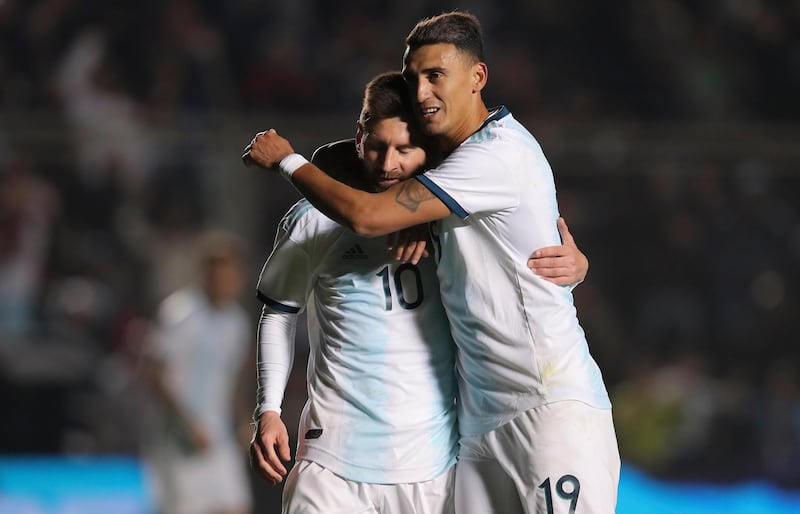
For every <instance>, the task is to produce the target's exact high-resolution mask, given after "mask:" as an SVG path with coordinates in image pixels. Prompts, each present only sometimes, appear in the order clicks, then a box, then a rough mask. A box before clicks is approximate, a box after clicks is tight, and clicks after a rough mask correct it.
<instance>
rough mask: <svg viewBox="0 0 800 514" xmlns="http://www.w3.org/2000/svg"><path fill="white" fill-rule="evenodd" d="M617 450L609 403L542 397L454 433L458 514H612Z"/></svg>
mask: <svg viewBox="0 0 800 514" xmlns="http://www.w3.org/2000/svg"><path fill="white" fill-rule="evenodd" d="M619 473H620V458H619V451H618V450H617V439H616V435H615V433H614V425H613V422H612V419H611V411H610V410H608V409H596V408H594V407H591V406H589V405H586V404H585V403H582V402H578V401H564V402H556V403H550V404H547V405H542V406H540V407H536V408H534V409H530V410H529V411H527V412H524V413H523V414H521V415H520V416H519V417H517V418H516V419H514V420H512V421H510V422H509V423H507V424H505V425H503V426H502V427H500V428H498V429H496V430H493V431H492V432H489V433H487V434H484V435H481V436H474V437H464V438H462V439H461V449H460V452H459V460H458V466H457V469H456V510H457V511H458V513H459V514H514V513H517V512H519V513H523V514H537V513H540V512H541V513H547V514H568V513H569V514H573V513H575V512H579V513H581V514H612V513H613V512H614V510H615V508H616V504H617V489H618V485H619Z"/></svg>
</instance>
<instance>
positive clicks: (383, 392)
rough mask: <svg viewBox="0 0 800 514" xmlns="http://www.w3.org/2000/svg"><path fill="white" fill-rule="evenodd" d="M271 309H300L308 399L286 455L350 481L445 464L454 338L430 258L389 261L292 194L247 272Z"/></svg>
mask: <svg viewBox="0 0 800 514" xmlns="http://www.w3.org/2000/svg"><path fill="white" fill-rule="evenodd" d="M258 294H259V297H260V298H261V299H262V301H264V302H265V303H266V304H267V305H269V306H270V307H272V308H273V309H277V310H282V311H285V312H300V311H301V310H303V309H306V310H307V314H308V333H309V342H310V355H309V362H308V373H307V379H308V401H307V403H306V405H305V407H304V409H303V413H302V416H301V420H300V430H299V433H298V439H299V441H298V449H297V458H298V459H307V460H312V461H315V462H317V463H318V464H320V465H322V466H324V467H326V468H328V469H330V470H331V471H332V472H334V473H336V474H338V475H340V476H342V477H344V478H346V479H349V480H354V481H358V482H367V483H386V484H393V483H406V482H421V481H427V480H431V479H433V478H435V477H437V476H439V475H440V474H441V473H443V472H445V471H446V470H447V469H448V468H450V467H451V466H452V465H453V464H454V463H455V457H456V454H457V441H458V433H457V426H456V408H455V403H454V399H455V394H456V385H455V382H456V380H455V372H454V352H455V347H454V344H453V342H452V338H451V336H450V330H449V324H448V321H447V317H446V315H445V312H444V309H443V307H442V305H441V300H440V295H439V286H438V283H437V282H436V271H435V266H434V263H433V262H432V259H423V260H422V261H421V262H420V263H419V264H418V265H412V264H402V263H398V262H396V261H395V260H394V259H393V258H392V257H391V255H390V254H389V253H388V252H387V249H386V239H385V238H383V237H380V238H365V237H361V236H358V235H356V234H354V233H352V232H351V231H349V230H348V229H346V228H343V227H342V226H340V225H338V224H337V223H335V222H333V221H332V220H330V219H329V218H327V217H325V216H324V215H323V214H322V213H320V212H319V211H318V210H316V209H315V208H314V207H313V206H311V204H310V203H308V202H307V201H306V200H301V201H299V202H298V203H297V204H295V205H294V207H293V208H292V209H291V210H290V211H289V212H288V213H287V214H286V216H285V217H284V219H283V220H282V221H281V224H280V226H279V229H278V236H277V238H276V242H275V246H274V249H273V251H272V253H271V255H270V256H269V258H268V260H267V262H266V264H265V265H264V268H263V270H262V272H261V276H260V279H259V283H258Z"/></svg>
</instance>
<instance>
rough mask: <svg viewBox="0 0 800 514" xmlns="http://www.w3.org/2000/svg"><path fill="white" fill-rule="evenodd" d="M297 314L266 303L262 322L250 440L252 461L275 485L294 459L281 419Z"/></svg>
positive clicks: (265, 477)
mask: <svg viewBox="0 0 800 514" xmlns="http://www.w3.org/2000/svg"><path fill="white" fill-rule="evenodd" d="M297 318H298V316H297V314H294V313H285V312H279V311H277V310H274V309H271V308H270V307H268V306H264V309H263V310H262V312H261V319H260V320H259V324H258V349H257V359H256V360H257V365H258V370H257V376H258V391H257V399H258V406H257V407H256V411H255V413H254V415H253V418H254V420H255V430H254V433H253V439H252V441H251V442H250V464H251V466H252V467H253V469H254V470H255V471H257V472H258V474H259V475H261V477H262V478H263V479H264V480H266V481H267V482H270V483H271V484H273V485H275V484H278V483H280V482H282V481H283V477H284V476H286V466H285V465H284V463H285V462H289V460H290V459H291V453H290V451H289V433H288V431H287V430H286V424H285V423H284V422H283V420H282V419H281V404H282V402H283V395H284V391H285V390H286V384H287V382H288V381H289V375H290V373H291V371H292V364H293V363H294V337H295V333H296V330H297Z"/></svg>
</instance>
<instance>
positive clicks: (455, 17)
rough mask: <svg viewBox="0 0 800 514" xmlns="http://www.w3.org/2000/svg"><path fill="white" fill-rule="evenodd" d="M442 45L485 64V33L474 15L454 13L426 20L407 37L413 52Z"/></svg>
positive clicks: (409, 47)
mask: <svg viewBox="0 0 800 514" xmlns="http://www.w3.org/2000/svg"><path fill="white" fill-rule="evenodd" d="M440 43H449V44H452V45H454V46H455V47H456V48H457V49H458V50H460V51H462V52H465V53H467V54H468V55H470V56H471V57H472V58H473V59H475V60H476V61H479V62H483V33H482V31H481V23H480V21H478V18H477V17H476V16H475V15H474V14H470V13H468V12H463V11H452V12H448V13H442V14H439V15H438V16H433V17H430V18H425V19H424V20H420V21H419V22H418V23H417V24H416V25H415V26H414V28H413V29H411V32H409V34H408V37H406V46H407V47H408V49H409V50H412V51H413V50H416V49H417V48H419V47H421V46H425V45H436V44H440Z"/></svg>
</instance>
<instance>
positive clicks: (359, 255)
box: [342, 244, 369, 261]
mask: <svg viewBox="0 0 800 514" xmlns="http://www.w3.org/2000/svg"><path fill="white" fill-rule="evenodd" d="M368 258H369V255H367V254H366V253H364V250H362V249H361V245H359V244H355V245H353V246H352V247H350V249H349V250H347V251H346V252H344V253H343V254H342V260H346V261H351V260H354V259H368Z"/></svg>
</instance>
